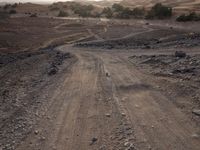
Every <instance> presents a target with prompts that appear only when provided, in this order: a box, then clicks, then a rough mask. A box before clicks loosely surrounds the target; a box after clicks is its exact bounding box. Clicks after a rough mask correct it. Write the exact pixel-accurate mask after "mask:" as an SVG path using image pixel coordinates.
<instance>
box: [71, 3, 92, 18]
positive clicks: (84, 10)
mask: <svg viewBox="0 0 200 150" xmlns="http://www.w3.org/2000/svg"><path fill="white" fill-rule="evenodd" d="M71 9H72V10H73V11H74V13H75V14H77V15H79V16H80V17H91V16H92V14H91V12H92V10H93V9H94V6H93V5H81V4H78V3H74V4H73V5H72V6H71Z"/></svg>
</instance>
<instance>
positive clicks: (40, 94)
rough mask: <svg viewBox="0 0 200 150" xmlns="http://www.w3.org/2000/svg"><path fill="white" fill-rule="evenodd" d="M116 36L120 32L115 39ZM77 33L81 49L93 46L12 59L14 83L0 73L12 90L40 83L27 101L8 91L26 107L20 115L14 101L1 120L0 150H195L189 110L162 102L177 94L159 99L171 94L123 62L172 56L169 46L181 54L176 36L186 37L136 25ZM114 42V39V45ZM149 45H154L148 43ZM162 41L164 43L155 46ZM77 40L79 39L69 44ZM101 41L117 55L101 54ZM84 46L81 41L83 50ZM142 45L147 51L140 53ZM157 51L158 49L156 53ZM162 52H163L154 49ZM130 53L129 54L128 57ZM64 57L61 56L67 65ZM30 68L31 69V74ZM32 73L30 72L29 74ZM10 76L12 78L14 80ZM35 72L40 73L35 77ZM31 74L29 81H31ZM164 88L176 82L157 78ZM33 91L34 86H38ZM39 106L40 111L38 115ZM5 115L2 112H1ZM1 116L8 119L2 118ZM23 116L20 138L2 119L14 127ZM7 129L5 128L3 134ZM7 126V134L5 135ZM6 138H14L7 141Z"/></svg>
mask: <svg viewBox="0 0 200 150" xmlns="http://www.w3.org/2000/svg"><path fill="white" fill-rule="evenodd" d="M75 25H76V24H72V25H70V24H69V25H68V24H66V23H64V24H61V25H58V26H56V30H59V29H60V28H61V27H63V26H66V28H70V29H71V30H72V32H73V30H75V31H76V30H77V28H79V26H81V25H80V24H78V25H77V26H78V27H77V28H75V29H72V28H74V27H73V26H75ZM133 27H135V28H133ZM96 29H98V30H96ZM119 29H120V32H119V33H118V32H116V31H117V30H119ZM129 30H130V32H129ZM81 31H84V32H88V37H90V36H91V37H92V38H91V40H90V42H89V43H92V44H94V43H95V42H99V43H98V44H97V45H96V44H95V46H91V47H90V46H83V47H81V46H80V45H79V46H74V45H71V44H67V45H63V46H59V47H57V48H56V49H53V50H50V51H48V50H44V51H41V52H40V53H39V54H35V53H34V54H31V55H30V54H28V55H27V56H26V57H27V58H26V57H25V56H24V58H21V57H19V58H20V59H22V60H19V61H16V62H18V64H19V69H18V70H17V69H16V68H15V69H16V70H17V71H16V75H15V76H13V73H9V72H8V73H7V78H8V79H7V78H4V80H5V84H7V83H8V84H10V82H11V81H10V80H9V78H11V77H12V78H16V79H15V80H16V83H13V84H14V85H16V84H18V82H19V81H18V80H21V78H22V77H23V79H24V80H23V81H20V83H21V84H22V83H23V84H25V83H24V82H25V81H26V84H28V83H35V81H38V79H41V77H42V80H41V81H38V82H37V84H38V85H37V86H36V85H31V87H30V89H34V91H32V92H30V93H28V94H27V95H31V96H29V97H28V96H24V95H26V90H25V86H24V87H23V88H22V92H20V90H18V89H16V93H17V94H18V95H19V96H18V97H20V96H21V97H20V98H21V99H22V100H23V99H26V101H28V102H29V101H30V102H29V103H28V104H27V105H26V109H25V108H24V101H22V100H21V99H20V98H18V99H19V100H21V101H22V104H21V105H20V104H19V106H17V111H15V110H13V112H11V114H12V115H10V114H9V115H7V116H8V117H7V116H6V117H5V118H3V117H2V118H3V119H2V118H1V120H3V121H4V122H2V123H1V124H0V125H1V129H5V131H2V130H0V131H1V132H0V142H1V141H4V142H5V141H6V140H7V139H9V142H10V141H12V144H13V145H14V147H12V144H10V145H8V144H5V143H6V142H5V143H3V144H2V143H0V144H2V145H3V146H4V147H1V145H0V149H1V148H2V150H7V149H16V150H135V149H138V150H139V149H140V150H151V149H152V150H199V147H200V138H199V135H200V134H199V133H200V128H199V124H198V122H195V121H194V120H193V118H192V117H191V115H190V114H191V111H190V110H188V109H186V110H187V111H188V112H186V111H185V109H181V108H180V107H179V106H178V104H177V103H176V101H174V100H173V98H171V97H170V96H172V95H173V94H174V93H176V94H177V93H178V92H177V91H178V90H181V89H179V88H178V87H176V90H177V91H176V90H175V91H172V93H171V94H168V95H170V96H168V95H167V93H168V92H169V90H171V89H166V90H161V89H162V88H165V86H168V85H169V83H167V82H166V83H167V84H164V85H162V84H163V82H161V80H160V78H159V77H158V76H153V75H150V74H147V73H144V72H143V71H142V70H141V68H139V67H136V66H135V63H134V62H133V61H132V60H131V59H130V56H132V55H133V54H134V55H139V56H138V57H140V55H145V56H146V55H147V56H148V55H154V56H153V58H156V55H160V54H162V55H163V54H165V55H170V54H174V47H172V46H174V44H175V45H176V44H177V43H178V42H179V40H182V41H181V42H179V43H180V44H182V45H181V46H184V45H183V44H185V43H186V44H187V42H190V40H191V39H190V38H189V39H186V38H182V35H185V34H186V33H185V32H184V31H180V30H172V29H169V27H166V28H164V27H162V28H159V27H155V26H148V25H146V24H143V25H141V26H140V25H138V24H136V25H135V26H127V28H123V27H122V26H120V25H116V26H115V25H113V26H110V27H108V29H106V30H104V26H101V28H100V27H95V25H94V26H88V27H84V28H83V29H81ZM101 31H103V33H102V32H101ZM120 34H121V38H119V35H120ZM172 35H173V36H172ZM174 35H175V36H177V37H176V39H175V40H177V43H174ZM179 36H180V38H179ZM84 37H86V36H84ZM155 37H156V38H157V39H158V40H156V42H155ZM164 37H167V38H166V39H163V38H164ZM198 37H199V36H198V35H195V37H193V39H192V40H196V41H195V42H196V43H198V40H199V39H198ZM77 38H78V37H77ZM79 39H80V37H79V38H78V39H76V40H79ZM108 39H110V41H109V40H108ZM160 39H161V40H160ZM162 39H163V40H162ZM120 40H122V41H123V42H121V41H120ZM141 40H142V41H141ZM159 40H160V41H161V42H160V41H159ZM107 41H109V42H110V43H108V44H109V45H111V46H112V43H114V45H115V44H116V43H118V42H121V43H122V44H120V45H119V46H120V48H119V47H116V49H115V47H111V48H109V49H108V48H106V47H104V46H105V42H107ZM116 41H117V42H116ZM87 42H88V41H87V40H86V41H84V42H83V43H87ZM126 42H127V43H126ZM144 42H146V43H147V44H148V45H150V46H152V47H154V49H150V48H148V49H144V48H143V47H142V46H143V45H141V44H144ZM69 43H70V42H69ZM132 43H134V44H135V45H134V44H132ZM196 43H195V44H196ZM123 44H124V45H123ZM102 45H103V46H102ZM148 45H147V46H148ZM127 46H130V48H131V46H133V49H126V48H124V47H127ZM157 46H158V49H156V48H157ZM162 46H163V47H164V48H166V49H167V48H168V49H167V50H165V49H161V48H162ZM196 46H197V47H196V48H194V49H191V50H190V51H187V49H186V48H185V49H183V51H186V52H187V54H198V53H199V50H198V48H199V47H198V44H196ZM102 47H103V48H102ZM135 47H136V48H137V49H134V48H135ZM51 53H52V54H51ZM64 53H67V54H68V55H67V56H68V57H67V58H66V57H65V55H64ZM50 54H51V55H50ZM69 54H70V55H69ZM20 56H21V55H20ZM33 56H34V57H33ZM60 59H61V60H60ZM16 60H17V59H16ZM35 60H37V63H35ZM14 63H15V62H14ZM16 64H17V63H16ZM22 64H23V65H24V64H28V67H27V68H28V69H24V70H25V71H26V70H28V74H27V73H26V72H25V71H24V70H22V69H21V68H20V66H21V65H22ZM3 65H4V64H3ZM3 65H2V66H3ZM23 65H22V66H23ZM49 65H50V71H51V69H52V67H53V69H58V70H56V71H57V72H56V73H55V76H51V75H48V74H49V73H46V70H45V69H46V68H47V67H48V71H49ZM5 66H6V67H5V69H4V66H3V67H2V68H3V69H2V72H4V70H9V67H11V69H13V67H12V64H9V63H8V65H5ZM33 66H34V68H35V69H32V68H33ZM162 67H163V66H162ZM32 70H37V71H35V72H33V71H32ZM38 70H39V71H38ZM53 71H54V70H53ZM18 72H19V73H20V76H17V74H18ZM38 72H40V73H41V72H42V73H41V74H39V75H38V74H37V73H38ZM32 73H34V75H35V76H33V77H32V76H31V75H32ZM8 75H9V76H11V77H9V76H8ZM26 75H27V76H26ZM5 76H6V75H5ZM21 76H22V77H21ZM40 76H41V77H40ZM18 78H19V79H18ZM29 78H30V79H29ZM29 80H30V81H29ZM46 80H47V81H46ZM165 80H166V81H173V82H174V80H176V79H172V78H167V77H165ZM13 82H14V81H13ZM40 82H41V83H40ZM46 82H47V83H46ZM164 83H165V82H164ZM26 84H25V85H26ZM40 84H42V85H41V86H40ZM160 85H162V86H163V87H160ZM11 86H12V85H11ZM29 86H30V85H28V87H29ZM12 87H13V86H12ZM16 87H17V86H16ZM10 91H12V90H10ZM8 92H9V91H8ZM21 93H22V94H21ZM5 94H6V93H5ZM20 94H21V95H20ZM175 98H177V97H175ZM178 98H179V99H180V98H181V100H182V101H181V102H182V103H183V102H186V104H187V105H190V106H194V105H195V104H193V101H192V100H190V99H189V100H188V98H190V97H181V95H179V97H178ZM8 99H9V94H8ZM10 99H11V98H10ZM26 101H25V102H26ZM35 103H37V105H36V104H35ZM40 105H41V107H42V109H39V108H40ZM8 107H9V106H6V107H5V108H4V109H6V108H8ZM22 110H23V111H22ZM6 111H8V112H9V110H6ZM6 111H5V112H6ZM16 112H18V113H16ZM22 112H23V113H22ZM26 113H30V114H32V115H30V116H29V115H27V116H28V118H31V119H32V118H33V119H32V120H31V119H30V120H29V119H28V120H25V119H24V120H25V122H30V129H29V130H27V131H26V132H25V129H26V127H27V125H29V124H25V125H24V126H22V127H21V125H20V126H18V125H17V123H16V122H15V120H14V121H13V119H12V118H13V117H10V116H14V118H18V117H21V118H19V120H20V119H22V120H23V117H24V116H26ZM5 114H6V113H5ZM34 115H35V116H36V117H35V116H34ZM35 118H36V119H35ZM198 119H199V118H198ZM8 124H9V126H7V125H8ZM11 125H13V127H14V129H13V130H11V131H10V128H11V127H12V126H11ZM18 130H19V132H18ZM15 133H17V134H15ZM7 135H8V136H7ZM12 135H14V136H15V138H14V137H13V139H12V138H11V137H9V136H12ZM22 135H23V136H22ZM18 137H20V138H22V139H20V138H18Z"/></svg>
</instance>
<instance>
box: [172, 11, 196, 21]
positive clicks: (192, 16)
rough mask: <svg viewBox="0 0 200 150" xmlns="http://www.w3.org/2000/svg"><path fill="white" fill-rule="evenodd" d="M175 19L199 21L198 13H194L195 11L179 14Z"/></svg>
mask: <svg viewBox="0 0 200 150" xmlns="http://www.w3.org/2000/svg"><path fill="white" fill-rule="evenodd" d="M176 21H179V22H186V21H200V15H199V14H196V12H191V13H189V14H188V15H185V14H181V15H180V16H178V17H177V18H176Z"/></svg>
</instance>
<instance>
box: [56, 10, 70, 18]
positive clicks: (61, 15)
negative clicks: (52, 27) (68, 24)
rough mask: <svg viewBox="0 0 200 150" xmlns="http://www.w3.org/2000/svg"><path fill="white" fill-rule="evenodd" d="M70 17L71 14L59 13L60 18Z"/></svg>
mask: <svg viewBox="0 0 200 150" xmlns="http://www.w3.org/2000/svg"><path fill="white" fill-rule="evenodd" d="M68 16H69V14H68V13H67V12H64V11H60V12H59V13H58V17H68Z"/></svg>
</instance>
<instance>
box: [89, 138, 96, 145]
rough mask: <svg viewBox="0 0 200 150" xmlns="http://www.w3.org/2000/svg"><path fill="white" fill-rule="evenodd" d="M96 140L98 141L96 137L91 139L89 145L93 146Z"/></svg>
mask: <svg viewBox="0 0 200 150" xmlns="http://www.w3.org/2000/svg"><path fill="white" fill-rule="evenodd" d="M97 140H98V139H97V138H96V137H93V138H92V141H91V144H90V145H92V144H94V143H95V142H96V141H97Z"/></svg>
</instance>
